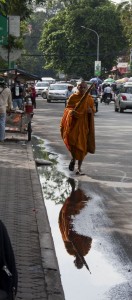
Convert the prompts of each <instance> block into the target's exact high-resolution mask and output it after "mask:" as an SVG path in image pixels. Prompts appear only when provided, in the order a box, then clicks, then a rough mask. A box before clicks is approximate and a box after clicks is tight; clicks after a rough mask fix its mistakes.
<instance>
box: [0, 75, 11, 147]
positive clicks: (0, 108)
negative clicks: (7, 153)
mask: <svg viewBox="0 0 132 300" xmlns="http://www.w3.org/2000/svg"><path fill="white" fill-rule="evenodd" d="M11 108H12V96H11V90H10V89H9V88H8V87H7V86H6V84H5V80H4V78H3V77H0V142H3V141H4V139H5V124H6V111H10V110H11Z"/></svg>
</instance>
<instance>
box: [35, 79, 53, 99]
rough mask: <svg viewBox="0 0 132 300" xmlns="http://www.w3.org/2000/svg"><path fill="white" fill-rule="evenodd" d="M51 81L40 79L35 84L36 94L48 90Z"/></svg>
mask: <svg viewBox="0 0 132 300" xmlns="http://www.w3.org/2000/svg"><path fill="white" fill-rule="evenodd" d="M49 85H50V84H49V82H48V81H38V82H37V83H36V85H35V90H36V95H37V96H39V95H41V96H42V92H44V91H45V92H46V91H47V90H48V88H49ZM42 97H43V98H46V96H45V97H44V95H43V96H42Z"/></svg>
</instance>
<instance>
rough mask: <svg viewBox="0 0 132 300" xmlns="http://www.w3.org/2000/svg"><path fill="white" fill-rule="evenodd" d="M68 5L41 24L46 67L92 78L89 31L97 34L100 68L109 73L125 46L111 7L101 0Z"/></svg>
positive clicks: (93, 47)
mask: <svg viewBox="0 0 132 300" xmlns="http://www.w3.org/2000/svg"><path fill="white" fill-rule="evenodd" d="M65 2H66V1H65ZM71 2H73V4H71V6H70V7H67V8H65V9H64V10H63V11H60V12H58V13H57V14H56V15H55V16H54V17H53V18H51V19H50V20H49V21H48V22H47V23H46V24H45V28H44V30H43V33H42V38H41V41H40V43H39V48H40V49H41V51H42V52H43V53H44V55H45V60H46V67H47V68H48V67H52V68H55V69H56V70H58V71H64V73H66V74H73V73H75V74H76V75H79V76H80V75H82V76H83V77H85V78H87V77H89V76H92V75H94V61H95V60H96V58H97V35H96V34H95V33H94V32H91V31H90V30H88V28H91V29H92V30H94V31H96V33H98V35H99V41H100V60H101V62H102V67H103V68H106V69H107V70H110V69H111V67H112V65H113V64H114V63H115V61H116V59H117V56H118V55H119V53H120V51H121V50H122V49H123V47H124V45H125V44H126V41H125V37H124V36H123V34H122V25H121V22H120V19H119V14H118V13H117V12H116V8H115V5H114V4H111V3H110V2H109V1H105V0H104V1H97V0H96V1H92V0H81V1H71ZM75 2H76V5H75ZM77 2H78V4H77ZM95 5H96V7H95ZM81 26H85V27H86V28H82V27H81Z"/></svg>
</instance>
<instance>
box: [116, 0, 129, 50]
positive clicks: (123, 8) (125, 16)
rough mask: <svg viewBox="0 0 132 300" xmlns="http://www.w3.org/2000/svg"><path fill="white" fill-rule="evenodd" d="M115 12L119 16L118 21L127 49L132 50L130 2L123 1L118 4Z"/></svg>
mask: <svg viewBox="0 0 132 300" xmlns="http://www.w3.org/2000/svg"><path fill="white" fill-rule="evenodd" d="M117 12H118V13H119V14H120V19H121V22H122V25H123V30H124V33H125V35H126V38H127V40H128V43H129V47H130V48H132V0H130V1H123V2H122V3H120V4H118V5H117Z"/></svg>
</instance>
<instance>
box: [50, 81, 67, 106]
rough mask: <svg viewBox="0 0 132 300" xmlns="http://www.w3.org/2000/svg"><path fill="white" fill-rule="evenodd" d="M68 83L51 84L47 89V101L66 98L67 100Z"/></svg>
mask: <svg viewBox="0 0 132 300" xmlns="http://www.w3.org/2000/svg"><path fill="white" fill-rule="evenodd" d="M68 86H69V84H68V83H53V84H50V86H49V88H48V91H47V102H51V101H52V100H54V101H59V100H64V101H66V90H67V89H68Z"/></svg>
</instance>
